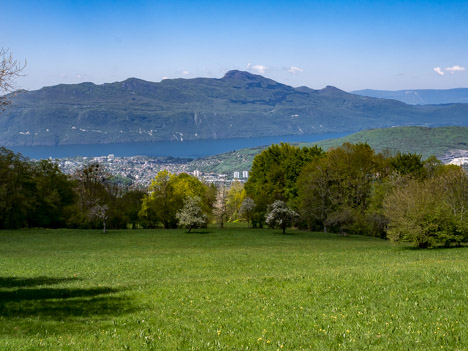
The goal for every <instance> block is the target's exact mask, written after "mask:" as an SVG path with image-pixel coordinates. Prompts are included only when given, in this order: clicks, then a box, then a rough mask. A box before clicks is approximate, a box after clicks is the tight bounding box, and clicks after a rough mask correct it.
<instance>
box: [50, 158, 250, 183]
mask: <svg viewBox="0 0 468 351" xmlns="http://www.w3.org/2000/svg"><path fill="white" fill-rule="evenodd" d="M192 161H193V160H192V159H187V158H175V157H148V156H132V157H117V156H115V155H113V154H109V155H107V156H99V157H74V158H61V159H57V160H56V162H57V163H58V165H59V167H60V169H61V170H62V171H63V172H64V173H65V174H70V175H72V174H73V173H75V172H76V171H77V170H79V169H81V168H83V167H86V166H87V165H89V164H93V163H99V164H100V165H101V166H103V167H104V168H105V169H106V170H107V172H109V173H110V174H112V175H113V177H114V178H115V179H116V180H118V182H120V183H122V184H124V185H127V186H132V187H141V188H147V187H148V185H150V184H151V180H152V179H154V177H155V176H156V175H157V174H158V172H160V171H162V170H167V171H169V172H171V173H174V174H180V173H188V174H192V175H194V176H195V177H197V178H199V179H200V180H203V181H205V182H206V183H215V184H218V183H225V184H230V183H231V182H233V181H239V182H245V181H246V180H247V178H248V176H249V171H248V170H239V171H234V172H231V173H229V174H223V173H221V174H218V173H213V172H208V171H205V170H203V168H204V166H206V165H204V163H209V162H211V161H210V160H207V161H203V160H197V162H192ZM196 167H197V168H196ZM198 168H200V169H198Z"/></svg>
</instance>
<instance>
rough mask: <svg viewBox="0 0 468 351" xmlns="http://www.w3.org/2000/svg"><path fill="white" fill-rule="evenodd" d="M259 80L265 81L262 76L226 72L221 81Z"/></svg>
mask: <svg viewBox="0 0 468 351" xmlns="http://www.w3.org/2000/svg"><path fill="white" fill-rule="evenodd" d="M259 78H262V79H265V77H263V76H260V75H257V74H252V73H250V72H246V71H238V70H231V71H228V72H227V73H226V74H225V75H224V77H223V78H222V79H240V80H257V79H259Z"/></svg>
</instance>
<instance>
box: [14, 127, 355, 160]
mask: <svg viewBox="0 0 468 351" xmlns="http://www.w3.org/2000/svg"><path fill="white" fill-rule="evenodd" d="M349 134H350V133H323V134H307V135H306V134H302V135H284V136H268V137H258V138H233V139H210V140H189V141H156V142H149V143H115V144H85V145H82V144H76V145H58V146H15V147H8V148H9V149H11V150H13V151H15V152H20V153H21V154H23V155H24V156H27V157H29V158H33V159H45V158H49V157H51V158H65V157H76V156H88V157H94V156H106V155H109V154H114V155H115V156H118V157H125V156H137V155H139V156H154V157H156V156H161V157H167V156H172V157H181V158H200V157H206V156H211V155H216V154H221V153H224V152H229V151H233V150H240V149H245V148H249V147H256V146H264V145H271V144H278V143H280V142H285V143H299V142H315V141H320V140H325V139H335V138H341V137H343V136H346V135H349Z"/></svg>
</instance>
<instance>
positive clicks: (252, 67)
mask: <svg viewBox="0 0 468 351" xmlns="http://www.w3.org/2000/svg"><path fill="white" fill-rule="evenodd" d="M247 69H248V70H249V71H255V72H257V73H260V74H264V73H265V72H266V70H267V69H268V67H266V66H263V65H252V64H251V63H249V64H248V65H247Z"/></svg>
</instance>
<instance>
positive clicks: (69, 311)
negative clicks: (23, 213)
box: [0, 226, 468, 350]
mask: <svg viewBox="0 0 468 351" xmlns="http://www.w3.org/2000/svg"><path fill="white" fill-rule="evenodd" d="M467 263H468V251H467V249H466V248H458V249H438V250H426V251H423V250H415V249H412V248H410V247H408V246H401V245H400V246H399V245H395V244H391V243H389V242H387V241H383V240H380V239H374V238H367V237H353V236H350V237H337V236H335V235H331V234H322V233H309V232H299V231H290V234H289V235H282V234H281V233H280V231H277V230H266V229H264V230H260V229H257V230H250V229H247V228H243V227H240V226H239V227H230V228H225V229H224V230H220V229H214V228H213V229H207V230H205V231H204V232H198V233H192V234H187V233H185V232H184V231H181V230H154V231H151V230H145V231H143V230H142V231H111V232H109V233H107V234H102V233H100V232H98V231H79V230H25V231H2V232H0V268H1V276H0V349H1V350H41V349H43V350H177V349H179V350H192V349H193V350H218V349H225V350H301V349H304V350H367V349H369V350H441V349H447V350H466V349H468V339H467V330H468V321H467V318H466V317H467V305H468V304H467V302H468V289H467V288H468V279H467V278H468V274H467V273H468V264H467Z"/></svg>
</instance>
